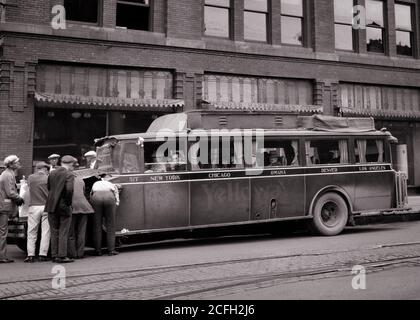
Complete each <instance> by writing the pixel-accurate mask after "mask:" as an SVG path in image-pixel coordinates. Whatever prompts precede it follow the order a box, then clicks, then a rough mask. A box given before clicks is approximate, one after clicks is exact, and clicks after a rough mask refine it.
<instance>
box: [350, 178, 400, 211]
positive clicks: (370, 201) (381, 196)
mask: <svg viewBox="0 0 420 320" xmlns="http://www.w3.org/2000/svg"><path fill="white" fill-rule="evenodd" d="M394 176H395V173H394V172H393V171H389V172H372V173H369V172H367V173H365V174H359V175H358V177H357V180H356V194H355V197H356V199H355V205H354V210H355V211H363V210H373V209H389V208H392V204H393V203H392V202H393V201H392V199H393V194H394V193H395V185H394V180H395V179H394Z"/></svg>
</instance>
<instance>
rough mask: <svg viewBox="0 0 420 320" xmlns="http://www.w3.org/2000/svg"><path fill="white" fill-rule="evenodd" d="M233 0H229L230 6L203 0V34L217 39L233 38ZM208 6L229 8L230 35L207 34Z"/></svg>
mask: <svg viewBox="0 0 420 320" xmlns="http://www.w3.org/2000/svg"><path fill="white" fill-rule="evenodd" d="M233 6H234V4H233V0H229V7H223V6H218V5H214V4H206V0H203V20H202V21H203V23H202V28H203V36H205V37H209V38H217V39H228V40H229V39H232V34H233V15H232V12H233V11H232V10H233ZM206 7H211V8H219V9H227V11H228V24H229V26H228V36H227V37H223V36H216V35H209V34H206Z"/></svg>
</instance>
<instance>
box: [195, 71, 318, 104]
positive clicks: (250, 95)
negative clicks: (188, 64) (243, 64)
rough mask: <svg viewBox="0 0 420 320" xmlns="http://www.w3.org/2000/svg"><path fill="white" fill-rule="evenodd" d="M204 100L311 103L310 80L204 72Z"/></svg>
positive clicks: (244, 102)
mask: <svg viewBox="0 0 420 320" xmlns="http://www.w3.org/2000/svg"><path fill="white" fill-rule="evenodd" d="M203 86H204V88H203V89H204V100H206V101H209V102H221V103H225V102H227V103H233V104H236V103H241V104H253V103H267V104H279V105H312V104H313V97H314V94H313V83H312V81H310V80H297V79H283V78H256V77H240V76H225V75H213V74H206V75H205V76H204V84H203Z"/></svg>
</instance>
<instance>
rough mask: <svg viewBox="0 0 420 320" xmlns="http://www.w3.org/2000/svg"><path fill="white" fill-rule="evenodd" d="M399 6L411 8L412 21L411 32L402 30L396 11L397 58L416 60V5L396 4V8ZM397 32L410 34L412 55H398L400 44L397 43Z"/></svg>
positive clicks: (407, 3) (409, 3)
mask: <svg viewBox="0 0 420 320" xmlns="http://www.w3.org/2000/svg"><path fill="white" fill-rule="evenodd" d="M397 5H402V6H407V7H409V8H410V19H411V21H410V22H411V30H406V29H402V28H398V27H397V14H396V10H395V46H396V52H397V56H400V57H412V58H414V55H415V52H416V49H417V48H416V40H415V39H416V38H415V37H416V16H415V14H416V5H415V3H411V2H395V8H396V7H397ZM397 32H405V33H409V35H410V42H411V55H405V54H401V53H398V43H397Z"/></svg>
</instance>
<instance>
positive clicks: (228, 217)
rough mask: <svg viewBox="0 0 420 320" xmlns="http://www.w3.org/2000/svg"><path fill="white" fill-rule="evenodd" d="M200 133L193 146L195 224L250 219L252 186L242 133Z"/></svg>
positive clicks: (192, 204)
mask: <svg viewBox="0 0 420 320" xmlns="http://www.w3.org/2000/svg"><path fill="white" fill-rule="evenodd" d="M198 135H199V134H198ZM199 136H200V137H197V138H195V139H194V141H193V142H192V143H191V145H190V149H189V159H190V162H191V163H190V166H191V183H190V198H191V200H190V201H191V204H190V205H191V225H193V226H198V225H211V224H223V223H233V222H241V221H248V220H249V218H250V202H249V190H250V189H249V178H248V177H247V176H246V174H245V170H244V169H245V168H244V165H243V149H242V137H241V136H236V137H233V136H224V137H206V136H205V134H203V135H199Z"/></svg>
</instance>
